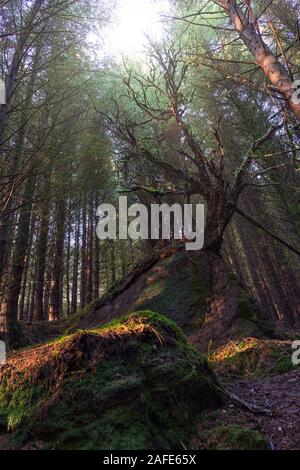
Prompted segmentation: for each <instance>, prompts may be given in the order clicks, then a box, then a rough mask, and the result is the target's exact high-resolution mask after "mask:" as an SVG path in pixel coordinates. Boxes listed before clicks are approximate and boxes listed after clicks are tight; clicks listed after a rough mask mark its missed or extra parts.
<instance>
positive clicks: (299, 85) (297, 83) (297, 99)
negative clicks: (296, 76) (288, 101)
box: [292, 80, 300, 104]
mask: <svg viewBox="0 0 300 470" xmlns="http://www.w3.org/2000/svg"><path fill="white" fill-rule="evenodd" d="M293 88H294V90H295V91H294V93H293V94H292V102H293V103H294V104H300V80H294V81H293Z"/></svg>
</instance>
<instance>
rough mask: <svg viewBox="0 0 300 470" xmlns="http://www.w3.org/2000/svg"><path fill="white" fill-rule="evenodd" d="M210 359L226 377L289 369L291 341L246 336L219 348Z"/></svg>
mask: <svg viewBox="0 0 300 470" xmlns="http://www.w3.org/2000/svg"><path fill="white" fill-rule="evenodd" d="M210 360H211V362H212V364H213V365H214V367H215V368H217V370H218V372H219V373H220V374H221V375H223V377H224V376H225V377H226V376H227V377H230V376H231V375H234V376H260V375H266V374H268V375H272V374H281V373H285V372H289V371H290V370H292V369H293V368H294V367H296V366H294V365H293V364H292V361H291V342H290V341H278V340H265V339H259V338H244V340H243V341H240V340H238V341H235V342H233V341H232V342H230V343H228V344H227V345H226V346H223V347H221V348H219V349H218V350H217V351H215V352H214V353H213V354H212V355H211V357H210Z"/></svg>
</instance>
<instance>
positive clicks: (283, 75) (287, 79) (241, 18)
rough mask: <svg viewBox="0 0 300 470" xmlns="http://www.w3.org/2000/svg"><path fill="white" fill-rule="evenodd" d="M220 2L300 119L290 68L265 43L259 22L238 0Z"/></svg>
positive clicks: (258, 61) (299, 105)
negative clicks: (242, 7) (259, 28)
mask: <svg viewBox="0 0 300 470" xmlns="http://www.w3.org/2000/svg"><path fill="white" fill-rule="evenodd" d="M218 4H219V5H220V6H221V7H222V8H223V9H224V10H225V11H226V12H227V13H228V16H229V18H230V20H231V22H232V24H233V25H234V27H235V29H236V31H237V32H238V33H239V36H240V38H241V39H242V41H243V42H244V44H245V45H246V47H247V48H248V50H249V51H250V52H251V54H252V55H253V57H254V58H255V61H256V63H257V65H258V66H259V67H260V68H261V69H262V71H263V72H264V74H265V75H266V76H267V77H268V79H269V80H270V82H271V83H272V85H273V86H275V87H276V89H277V90H278V92H279V93H281V94H282V95H283V96H284V98H285V99H286V101H287V104H288V106H289V108H290V109H291V111H292V112H293V113H294V115H295V116H296V118H297V119H298V120H300V103H297V102H296V100H295V99H294V98H293V95H294V92H295V86H294V83H293V79H292V78H291V76H290V74H289V72H288V70H287V69H286V68H285V67H284V66H283V65H282V64H281V63H280V62H279V60H278V59H277V58H276V56H275V55H274V54H273V52H272V51H271V49H270V48H269V47H268V46H267V44H265V43H264V41H263V39H262V37H261V34H260V32H259V30H258V26H257V24H256V23H255V22H254V20H253V21H251V20H250V17H249V15H247V16H246V15H245V14H244V12H243V11H242V9H241V8H240V7H239V6H238V4H237V2H236V0H218Z"/></svg>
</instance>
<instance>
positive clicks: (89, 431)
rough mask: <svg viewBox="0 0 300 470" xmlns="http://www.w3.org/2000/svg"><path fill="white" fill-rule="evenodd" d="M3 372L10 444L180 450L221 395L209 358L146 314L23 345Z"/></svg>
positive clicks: (0, 417)
mask: <svg viewBox="0 0 300 470" xmlns="http://www.w3.org/2000/svg"><path fill="white" fill-rule="evenodd" d="M39 349H40V350H39ZM24 359H26V361H24ZM0 379H1V387H0V422H1V423H2V425H3V424H5V425H6V427H9V429H10V431H11V436H12V438H13V440H14V443H15V445H16V446H17V447H18V446H20V445H21V443H22V442H23V443H24V442H26V441H28V440H29V441H30V440H31V439H32V436H35V439H37V440H39V441H41V442H43V443H44V446H43V447H44V448H50V449H112V450H114V449H173V448H179V447H180V445H181V444H180V443H181V442H184V443H185V445H187V444H188V442H189V440H190V439H191V437H192V435H193V433H196V423H197V420H198V418H199V416H200V415H201V411H202V410H203V409H205V408H207V407H212V408H214V407H216V406H218V405H219V404H220V403H221V402H222V395H221V392H220V385H219V383H218V380H217V378H216V376H215V375H214V373H213V371H212V369H211V368H210V366H209V365H208V363H207V361H206V359H205V358H204V357H203V356H201V355H199V354H198V353H197V352H196V351H195V350H194V349H193V348H192V347H191V346H190V345H189V344H188V343H187V340H186V338H185V336H184V334H183V333H182V332H181V330H180V329H179V328H178V327H177V326H176V324H175V323H173V322H172V321H171V320H169V319H167V318H165V317H163V316H162V315H159V314H155V313H153V312H151V311H142V312H136V313H134V314H131V315H127V316H126V317H123V318H122V319H119V320H114V321H113V322H112V323H110V324H109V325H106V326H104V327H102V328H100V329H97V330H96V329H95V330H89V331H79V332H77V333H75V334H73V335H70V336H67V337H65V338H62V339H60V340H59V341H55V342H52V343H50V344H47V345H44V346H42V347H41V348H35V349H32V350H27V351H24V352H23V353H22V354H21V355H20V357H18V356H16V357H15V358H14V359H12V363H11V364H10V363H9V362H8V364H7V366H6V367H5V370H4V371H3V372H1V371H0Z"/></svg>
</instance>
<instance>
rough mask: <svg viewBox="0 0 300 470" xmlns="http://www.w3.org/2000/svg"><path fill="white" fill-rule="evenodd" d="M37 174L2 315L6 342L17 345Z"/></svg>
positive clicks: (30, 184) (30, 183)
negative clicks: (20, 300)
mask: <svg viewBox="0 0 300 470" xmlns="http://www.w3.org/2000/svg"><path fill="white" fill-rule="evenodd" d="M35 183H36V172H35V171H33V172H32V173H31V174H30V176H29V177H28V179H27V182H26V186H25V190H24V194H23V204H22V210H21V213H20V219H19V226H18V233H17V239H16V243H15V252H14V256H13V262H12V266H11V272H10V275H9V279H10V281H9V286H8V289H7V293H6V295H5V297H6V299H5V301H4V302H3V304H2V309H1V313H2V315H3V316H4V317H5V319H6V330H5V331H4V332H3V336H4V338H5V340H8V341H9V343H10V344H12V345H13V344H15V343H16V342H17V340H18V299H19V294H20V289H21V282H22V274H23V269H24V260H25V256H26V251H27V248H28V238H29V227H30V219H31V210H32V199H33V195H34V190H35Z"/></svg>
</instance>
